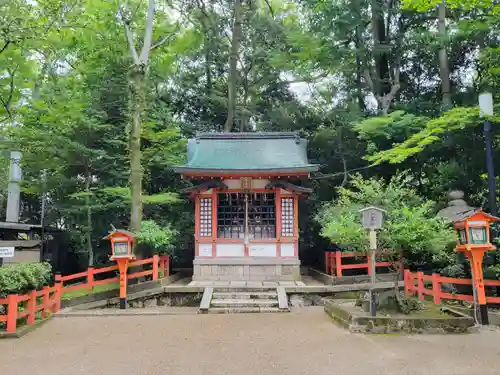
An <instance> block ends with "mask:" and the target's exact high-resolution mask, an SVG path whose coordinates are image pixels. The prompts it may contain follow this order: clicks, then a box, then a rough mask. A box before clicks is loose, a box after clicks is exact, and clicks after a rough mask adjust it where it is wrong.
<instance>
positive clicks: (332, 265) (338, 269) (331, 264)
mask: <svg viewBox="0 0 500 375" xmlns="http://www.w3.org/2000/svg"><path fill="white" fill-rule="evenodd" d="M383 254H392V252H389V251H385V252H382V253H379V254H377V255H383ZM345 258H362V259H363V258H364V259H363V260H365V261H364V262H363V263H354V264H345V263H342V259H345ZM391 266H392V262H377V263H376V264H375V267H376V268H377V267H391ZM354 269H366V270H367V272H368V275H371V274H372V270H371V255H370V253H343V252H341V251H335V252H333V251H325V272H326V274H328V275H332V276H337V277H342V271H344V270H354Z"/></svg>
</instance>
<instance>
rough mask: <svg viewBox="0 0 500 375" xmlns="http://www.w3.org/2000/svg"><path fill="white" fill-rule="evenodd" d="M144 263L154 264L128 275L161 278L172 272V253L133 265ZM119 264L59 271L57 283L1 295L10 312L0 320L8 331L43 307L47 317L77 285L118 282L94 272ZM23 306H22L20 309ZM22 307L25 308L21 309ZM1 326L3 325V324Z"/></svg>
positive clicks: (32, 319) (32, 320) (28, 320)
mask: <svg viewBox="0 0 500 375" xmlns="http://www.w3.org/2000/svg"><path fill="white" fill-rule="evenodd" d="M144 264H152V268H151V269H150V270H146V271H140V272H134V273H131V274H128V275H127V278H128V279H135V278H137V277H141V276H149V275H151V277H152V279H153V280H158V279H159V277H160V274H161V273H163V276H164V277H166V276H168V275H169V268H170V257H169V256H158V255H154V256H153V257H152V258H148V259H141V260H136V261H133V262H131V263H130V264H129V267H136V266H140V265H144ZM117 270H118V266H117V265H115V266H110V267H103V268H93V267H91V268H89V269H88V270H87V271H85V272H80V273H75V274H73V275H68V276H61V275H56V280H55V281H56V282H55V284H54V286H51V287H49V286H44V287H43V288H42V289H41V290H38V291H37V290H32V291H31V292H29V293H26V294H23V295H18V294H9V295H8V296H7V298H2V299H0V305H6V306H7V314H6V315H0V323H4V324H5V331H6V332H16V330H17V323H18V319H22V318H25V317H26V324H28V325H30V324H33V323H35V319H36V314H37V313H38V312H40V311H41V317H42V318H46V317H47V316H48V314H49V313H55V312H57V311H59V310H60V308H61V297H62V295H63V294H64V293H66V292H70V291H72V290H77V289H88V290H92V289H93V288H94V286H96V285H102V284H107V283H113V282H118V281H119V277H110V278H107V279H103V280H95V279H94V276H95V275H98V274H100V273H104V272H110V271H117ZM79 278H86V282H85V283H79V284H74V285H68V286H64V282H65V281H71V280H77V279H79ZM20 307H22V308H21V309H20ZM19 310H22V311H19ZM0 329H1V328H0Z"/></svg>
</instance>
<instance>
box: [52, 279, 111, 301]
mask: <svg viewBox="0 0 500 375" xmlns="http://www.w3.org/2000/svg"><path fill="white" fill-rule="evenodd" d="M115 289H116V290H118V289H120V283H118V282H116V283H108V284H102V285H96V286H95V287H94V289H93V290H87V289H77V290H72V291H70V292H66V293H64V294H63V295H62V299H63V300H70V299H73V298H78V297H83V296H88V295H89V294H95V293H102V292H107V291H109V290H115Z"/></svg>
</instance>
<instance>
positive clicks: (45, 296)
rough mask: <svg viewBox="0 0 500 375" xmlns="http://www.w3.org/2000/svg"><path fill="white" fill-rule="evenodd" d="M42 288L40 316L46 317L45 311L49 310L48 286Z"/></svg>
mask: <svg viewBox="0 0 500 375" xmlns="http://www.w3.org/2000/svg"><path fill="white" fill-rule="evenodd" d="M42 290H43V297H42V305H43V309H42V318H46V317H47V311H50V287H48V286H44V287H43V288H42Z"/></svg>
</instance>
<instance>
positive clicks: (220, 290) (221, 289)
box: [214, 287, 276, 293]
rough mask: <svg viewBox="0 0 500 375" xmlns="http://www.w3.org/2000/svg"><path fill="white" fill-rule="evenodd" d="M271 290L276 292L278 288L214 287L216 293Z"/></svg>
mask: <svg viewBox="0 0 500 375" xmlns="http://www.w3.org/2000/svg"><path fill="white" fill-rule="evenodd" d="M269 292H276V288H269V287H260V288H247V287H214V293H269Z"/></svg>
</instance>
